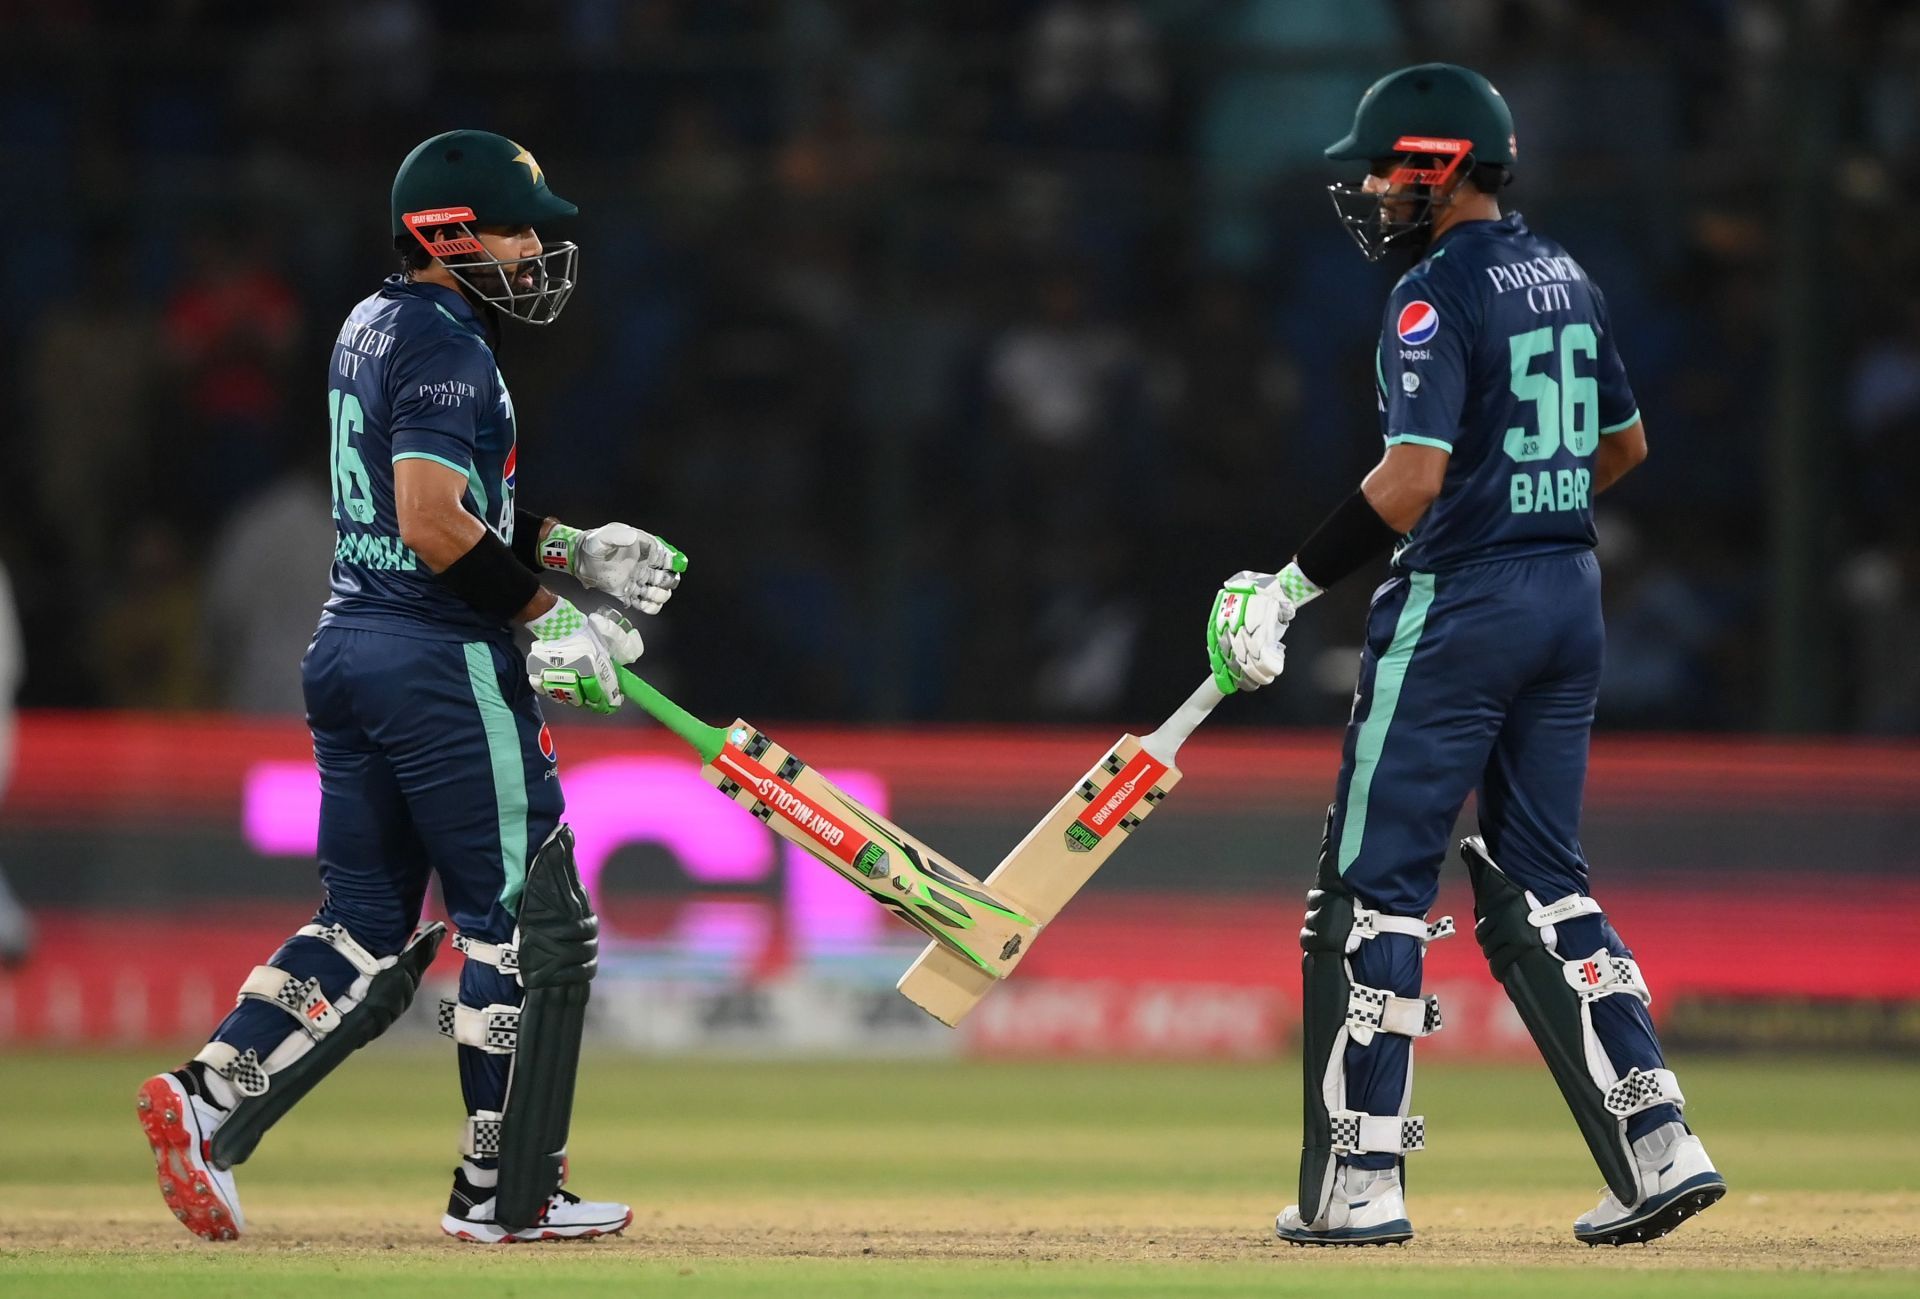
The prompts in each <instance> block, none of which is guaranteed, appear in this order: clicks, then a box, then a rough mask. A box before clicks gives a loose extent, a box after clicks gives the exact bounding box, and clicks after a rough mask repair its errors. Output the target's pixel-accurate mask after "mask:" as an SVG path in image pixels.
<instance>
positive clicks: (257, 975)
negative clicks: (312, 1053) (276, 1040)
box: [240, 965, 340, 1039]
mask: <svg viewBox="0 0 1920 1299" xmlns="http://www.w3.org/2000/svg"><path fill="white" fill-rule="evenodd" d="M240 995H241V996H242V997H243V998H244V997H251V998H253V999H254V1000H256V1001H264V1002H268V1003H270V1004H272V1005H275V1006H278V1007H280V1009H282V1010H284V1011H286V1012H287V1013H288V1014H289V1015H292V1016H293V1018H294V1021H295V1022H296V1023H298V1024H299V1025H300V1027H301V1028H303V1029H305V1030H306V1033H307V1036H308V1037H311V1038H315V1039H318V1038H322V1037H325V1036H326V1035H327V1034H329V1033H331V1032H333V1030H334V1029H336V1028H338V1027H340V1012H339V1011H338V1010H336V1009H335V1008H334V1005H333V1003H332V1002H331V1001H328V1000H327V995H326V994H325V993H324V992H322V991H320V980H319V979H318V978H317V977H316V978H309V979H297V978H295V977H294V976H293V975H291V974H288V973H287V972H286V971H285V970H282V969H280V968H279V967H277V966H273V965H256V966H254V967H253V973H252V974H249V975H248V976H247V981H246V982H245V983H243V984H241V985H240Z"/></svg>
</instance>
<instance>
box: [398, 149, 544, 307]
mask: <svg viewBox="0 0 1920 1299" xmlns="http://www.w3.org/2000/svg"><path fill="white" fill-rule="evenodd" d="M579 211H580V209H579V208H577V207H575V206H574V205H573V204H571V203H569V202H567V200H565V199H563V198H561V197H560V196H559V195H558V194H555V193H554V192H553V191H552V190H551V189H549V188H547V176H546V173H545V172H544V171H542V170H541V168H540V164H539V163H538V162H536V161H534V157H533V155H532V154H531V153H529V152H528V151H527V150H525V149H523V148H521V147H520V146H519V145H518V144H516V143H514V142H513V141H512V140H509V139H508V138H507V137H506V136H504V135H495V134H493V132H491V131H447V132H445V133H444V134H441V135H436V136H434V137H433V138H432V139H431V140H425V141H423V142H421V143H420V144H419V145H418V146H417V147H415V149H414V151H413V152H412V153H410V154H408V155H407V159H406V161H405V162H403V163H401V164H400V170H399V171H398V172H397V173H396V174H395V175H394V178H393V234H394V240H395V246H396V247H399V248H400V249H402V250H403V251H404V250H406V249H408V248H410V247H412V246H413V245H412V244H411V243H409V240H412V241H417V243H418V245H419V247H421V248H423V249H425V250H426V253H427V255H428V256H429V257H435V258H438V259H439V260H440V263H441V264H442V265H443V266H445V267H446V268H447V270H448V271H449V272H450V273H451V274H452V275H453V277H454V278H455V279H457V280H459V281H460V284H461V286H462V287H463V288H465V289H466V290H467V291H468V292H469V293H471V294H472V295H473V296H474V297H476V298H478V299H479V300H480V301H482V302H485V303H487V304H488V305H490V306H494V307H497V308H499V309H500V310H501V311H504V312H506V313H507V314H508V315H510V316H512V317H514V318H515V319H517V320H524V321H526V322H527V323H528V324H530V325H547V324H551V323H553V321H554V319H555V318H556V317H558V316H559V314H560V309H561V308H562V307H564V306H566V304H567V299H568V298H570V297H572V296H573V286H574V281H575V271H576V270H577V268H578V266H579V260H580V249H579V246H578V245H576V244H573V243H571V242H561V243H557V244H551V245H548V246H547V247H546V248H544V249H543V251H542V252H541V253H540V255H539V256H538V257H534V258H530V259H528V260H526V261H523V262H518V263H513V262H502V261H500V260H498V259H497V258H495V257H494V256H493V255H492V254H490V253H489V252H488V251H487V249H486V246H485V245H484V244H482V243H481V242H480V239H479V236H478V234H477V233H476V231H477V229H478V227H480V226H536V225H540V224H543V223H545V222H548V221H551V220H553V219H555V218H558V217H570V216H574V215H576V214H578V212H579ZM509 267H512V268H513V274H512V275H509V274H508V268H509ZM524 275H530V276H531V277H532V282H531V284H530V285H529V286H528V287H524V288H523V287H519V286H518V285H517V284H516V278H517V277H519V276H524Z"/></svg>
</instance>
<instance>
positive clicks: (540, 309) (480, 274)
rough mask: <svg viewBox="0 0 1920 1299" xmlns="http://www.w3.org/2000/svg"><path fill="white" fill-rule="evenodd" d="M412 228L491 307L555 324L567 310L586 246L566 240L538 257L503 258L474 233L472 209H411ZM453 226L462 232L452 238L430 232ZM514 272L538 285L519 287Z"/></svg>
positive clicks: (408, 216)
mask: <svg viewBox="0 0 1920 1299" xmlns="http://www.w3.org/2000/svg"><path fill="white" fill-rule="evenodd" d="M403 220H404V221H405V222H406V227H407V230H408V231H409V232H410V233H411V234H412V235H413V237H414V238H415V239H417V240H419V241H420V246H421V247H422V248H424V249H426V250H427V255H428V256H430V257H435V258H438V259H439V261H440V264H441V265H442V266H445V267H446V268H447V271H448V273H449V274H451V275H452V276H453V278H454V279H456V280H458V281H460V286H461V287H462V288H464V289H465V290H466V291H467V292H468V293H471V294H472V295H473V296H474V297H476V298H478V299H479V300H480V301H482V302H484V303H486V304H487V305H488V306H491V307H494V308H497V309H498V310H500V311H502V312H505V313H506V314H507V315H509V316H512V317H513V318H514V319H515V320H524V321H525V322H526V323H527V324H529V325H551V324H552V323H553V322H554V321H555V320H556V319H558V318H559V315H560V311H561V308H563V307H565V306H566V305H567V299H568V298H571V297H572V296H573V286H574V283H575V280H576V273H577V269H578V266H579V263H580V247H579V245H578V244H575V243H572V242H561V243H557V244H555V245H553V246H552V247H551V248H546V249H543V250H542V251H541V252H540V253H539V254H538V255H537V256H534V257H526V258H522V259H520V260H518V261H512V262H503V261H501V260H500V259H499V258H497V257H495V256H494V255H493V254H492V253H490V252H488V251H487V246H486V245H485V244H483V243H481V242H480V237H479V235H477V234H476V233H475V232H474V228H473V227H474V216H473V209H472V208H464V207H455V208H434V209H431V210H429V211H425V212H409V213H407V214H406V216H405V217H404V218H403ZM449 226H451V227H453V228H454V229H456V230H457V231H458V232H459V233H458V234H456V235H454V236H453V237H451V238H443V239H434V238H430V237H429V234H428V232H429V231H432V230H436V229H438V230H444V229H445V228H446V227H449ZM509 268H511V269H512V271H513V272H514V274H527V273H531V274H532V276H533V285H532V287H531V288H527V289H517V288H515V287H514V283H513V275H510V274H508V270H509Z"/></svg>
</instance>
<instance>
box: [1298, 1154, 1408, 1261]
mask: <svg viewBox="0 0 1920 1299" xmlns="http://www.w3.org/2000/svg"><path fill="white" fill-rule="evenodd" d="M1273 1230H1274V1234H1276V1235H1277V1236H1279V1237H1280V1239H1281V1240H1284V1241H1286V1242H1288V1243H1289V1244H1293V1245H1404V1244H1406V1243H1407V1242H1408V1241H1410V1240H1412V1239H1413V1223H1411V1222H1410V1221H1408V1220H1407V1202H1406V1199H1405V1197H1404V1196H1403V1195H1402V1194H1401V1193H1400V1170H1399V1169H1397V1168H1346V1167H1342V1168H1340V1169H1339V1170H1338V1171H1337V1172H1335V1173H1334V1176H1333V1195H1332V1196H1331V1198H1330V1201H1329V1203H1328V1205H1327V1210H1326V1217H1325V1218H1324V1219H1323V1220H1322V1221H1320V1222H1317V1223H1313V1224H1309V1223H1306V1222H1304V1221H1302V1220H1301V1218H1300V1206H1299V1205H1297V1204H1289V1205H1288V1206H1287V1207H1286V1208H1285V1209H1283V1210H1281V1212H1280V1216H1279V1217H1278V1218H1275V1219H1274V1220H1273Z"/></svg>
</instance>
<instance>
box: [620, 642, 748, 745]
mask: <svg viewBox="0 0 1920 1299" xmlns="http://www.w3.org/2000/svg"><path fill="white" fill-rule="evenodd" d="M613 671H614V675H615V676H616V677H618V678H619V680H620V693H621V694H623V695H625V696H626V697H627V698H629V699H631V700H633V702H634V703H636V704H639V705H640V707H641V708H643V709H645V710H646V712H647V715H648V716H650V717H652V718H653V720H654V721H656V722H658V723H660V725H662V726H664V727H666V728H667V729H668V730H669V731H672V732H673V733H674V734H675V735H677V736H679V737H680V738H681V739H683V740H685V741H686V742H687V743H688V744H690V745H692V746H693V750H694V752H696V753H698V754H699V755H700V760H701V761H702V762H712V761H713V760H714V758H715V757H716V756H718V754H719V752H720V750H721V749H723V748H725V747H726V743H727V733H726V731H725V730H723V729H722V728H720V727H718V726H708V725H707V724H706V723H705V722H703V721H701V720H700V719H699V718H698V717H695V716H694V715H693V714H692V713H690V712H688V711H687V710H686V709H684V708H682V707H681V706H680V705H679V704H676V703H674V702H673V700H671V699H669V698H667V697H666V696H665V695H663V694H661V693H660V692H659V691H658V690H655V689H654V688H653V687H652V686H650V685H648V684H647V683H646V682H645V681H643V680H641V679H640V677H639V676H638V675H636V674H635V673H633V672H631V671H629V670H628V669H626V668H624V667H621V666H620V665H619V664H617V663H616V664H615V665H614V668H613Z"/></svg>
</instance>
